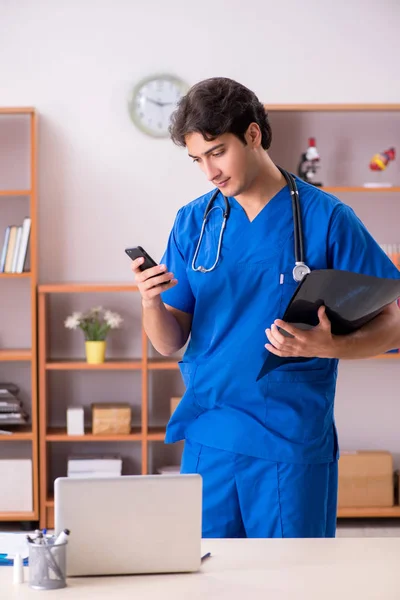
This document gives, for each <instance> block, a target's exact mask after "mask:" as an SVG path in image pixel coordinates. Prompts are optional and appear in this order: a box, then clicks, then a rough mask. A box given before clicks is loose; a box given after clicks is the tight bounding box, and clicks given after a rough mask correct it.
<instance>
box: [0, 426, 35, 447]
mask: <svg viewBox="0 0 400 600" xmlns="http://www.w3.org/2000/svg"><path fill="white" fill-rule="evenodd" d="M0 429H2V426H1V422H0ZM9 431H11V434H10V435H7V434H0V441H1V442H31V441H32V440H33V433H32V428H31V427H29V426H26V425H21V426H17V425H13V427H12V429H9Z"/></svg>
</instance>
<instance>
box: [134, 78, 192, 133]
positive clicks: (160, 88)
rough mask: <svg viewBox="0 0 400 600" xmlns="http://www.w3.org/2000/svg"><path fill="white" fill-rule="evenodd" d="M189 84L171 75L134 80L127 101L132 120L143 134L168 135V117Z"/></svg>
mask: <svg viewBox="0 0 400 600" xmlns="http://www.w3.org/2000/svg"><path fill="white" fill-rule="evenodd" d="M188 89H189V86H188V85H187V84H186V83H185V82H184V81H183V80H182V79H180V78H179V77H175V76H174V75H153V76H151V77H146V78H145V79H142V80H141V81H139V82H138V84H137V85H136V86H135V87H134V89H133V91H132V95H131V98H130V101H129V113H130V116H131V119H132V121H133V122H134V124H135V125H136V126H137V127H138V128H139V129H140V130H141V131H142V132H143V133H146V134H147V135H151V136H153V137H168V135H169V133H168V127H169V124H170V118H171V115H172V113H173V112H174V110H175V108H176V105H177V102H178V101H179V100H180V98H182V96H184V95H185V94H186V93H187V91H188Z"/></svg>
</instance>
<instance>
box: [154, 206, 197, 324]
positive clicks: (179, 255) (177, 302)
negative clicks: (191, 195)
mask: <svg viewBox="0 0 400 600" xmlns="http://www.w3.org/2000/svg"><path fill="white" fill-rule="evenodd" d="M181 215H182V209H181V210H179V211H178V214H177V216H176V219H175V223H174V226H173V228H172V230H171V233H170V235H169V238H168V244H167V248H166V250H165V253H164V255H163V257H162V259H161V261H160V262H161V263H162V264H165V265H166V267H167V269H168V271H170V272H172V273H173V274H174V279H177V280H178V283H177V284H176V285H175V286H174V287H173V288H171V289H170V290H167V291H165V292H163V293H162V294H161V298H162V301H163V302H164V303H165V304H168V305H169V306H173V307H174V308H177V309H178V310H182V311H183V312H187V313H190V314H193V311H194V305H195V298H194V296H193V292H192V288H191V287H190V283H189V280H188V276H187V272H186V262H185V259H184V255H183V252H182V250H181V249H180V247H179V244H178V232H179V223H180V218H181Z"/></svg>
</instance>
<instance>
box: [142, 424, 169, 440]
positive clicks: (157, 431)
mask: <svg viewBox="0 0 400 600" xmlns="http://www.w3.org/2000/svg"><path fill="white" fill-rule="evenodd" d="M146 437H147V440H148V441H149V442H163V441H164V439H165V427H149V431H148V433H147V436H146Z"/></svg>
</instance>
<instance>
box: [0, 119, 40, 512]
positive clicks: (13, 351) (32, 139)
mask: <svg viewBox="0 0 400 600" xmlns="http://www.w3.org/2000/svg"><path fill="white" fill-rule="evenodd" d="M18 115H24V116H25V117H26V127H27V128H28V129H29V177H30V182H29V189H23V188H19V189H2V190H0V213H1V210H2V207H4V206H5V203H7V208H9V205H10V203H13V202H16V201H17V199H18V198H19V197H26V201H27V203H28V206H27V215H29V216H30V218H31V229H30V239H29V253H30V270H29V272H23V273H1V274H0V294H2V290H1V288H2V285H3V282H6V281H7V286H11V285H13V283H12V282H13V281H14V280H15V281H17V280H21V279H25V280H27V282H28V285H29V304H30V307H29V308H30V314H31V321H30V338H31V347H30V348H1V349H0V363H7V364H6V365H5V366H4V367H3V370H4V372H5V373H7V368H8V365H9V363H29V364H30V387H31V390H30V392H31V393H30V395H31V404H30V406H29V407H26V408H28V412H29V413H30V415H31V424H30V425H29V426H21V427H16V426H13V427H11V428H10V431H12V432H13V433H12V435H0V443H7V444H8V445H9V444H13V443H21V442H28V443H29V444H30V447H31V458H32V484H33V485H32V500H33V510H32V511H29V512H24V513H21V512H3V513H0V522H1V521H37V520H38V519H39V452H38V394H37V318H36V311H37V290H36V286H37V129H38V115H37V112H36V111H35V109H34V108H33V107H9V108H0V116H1V119H6V118H8V117H10V119H14V118H15V117H16V116H18ZM11 123H12V121H11ZM7 224H8V223H7ZM0 234H1V236H2V237H1V242H2V241H3V239H4V238H3V231H1V232H0ZM27 308H28V307H27ZM1 318H3V319H10V320H11V319H15V320H16V321H15V322H16V324H17V322H18V314H16V313H15V312H13V314H4V312H2V317H1ZM15 383H16V385H19V382H18V380H15ZM0 428H6V426H5V425H3V426H1V425H0Z"/></svg>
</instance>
